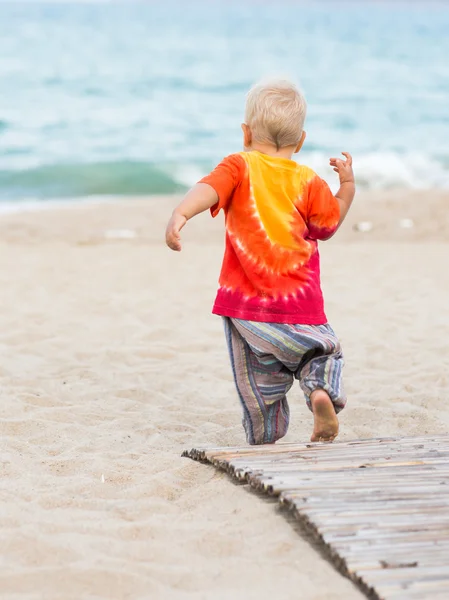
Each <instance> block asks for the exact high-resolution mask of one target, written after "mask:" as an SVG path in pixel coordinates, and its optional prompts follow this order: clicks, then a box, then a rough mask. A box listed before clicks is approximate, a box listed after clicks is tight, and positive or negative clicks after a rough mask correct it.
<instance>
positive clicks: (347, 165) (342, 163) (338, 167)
mask: <svg viewBox="0 0 449 600" xmlns="http://www.w3.org/2000/svg"><path fill="white" fill-rule="evenodd" d="M342 154H343V156H346V160H342V159H341V158H331V159H330V161H329V162H330V166H331V167H333V168H334V171H335V172H336V173H338V175H339V177H340V184H342V183H354V172H353V170H352V156H351V155H350V154H349V152H342Z"/></svg>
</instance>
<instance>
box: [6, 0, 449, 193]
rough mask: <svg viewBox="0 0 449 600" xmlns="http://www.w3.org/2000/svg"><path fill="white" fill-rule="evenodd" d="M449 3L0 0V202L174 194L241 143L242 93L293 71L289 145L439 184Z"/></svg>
mask: <svg viewBox="0 0 449 600" xmlns="http://www.w3.org/2000/svg"><path fill="white" fill-rule="evenodd" d="M448 31H449V3H447V2H440V3H434V2H426V1H423V2H418V1H415V2H379V1H377V2H374V1H372V2H370V1H359V2H331V1H329V2H298V1H297V2H295V1H288V0H276V1H275V2H274V1H273V2H268V1H263V0H258V1H257V0H239V1H234V0H203V1H201V0H192V1H188V0H178V1H175V0H166V1H161V2H156V1H147V2H129V1H122V2H101V3H100V2H96V3H95V2H92V3H89V2H59V3H58V2H52V3H42V2H20V1H17V0H16V1H14V2H0V202H17V201H19V200H22V201H23V200H24V199H30V198H38V199H49V198H64V197H71V198H73V197H83V196H92V195H132V194H160V193H173V192H179V191H181V190H183V189H185V187H186V186H188V185H190V184H192V183H194V182H195V181H196V180H197V179H198V178H199V177H201V176H202V175H203V174H205V173H206V172H207V171H208V170H209V169H211V168H212V167H213V166H214V164H215V163H216V162H217V161H219V160H221V158H222V157H224V156H225V155H227V154H229V153H232V152H236V151H239V150H240V149H241V144H242V139H241V137H242V136H241V131H240V124H241V122H242V121H243V108H244V101H245V93H246V91H247V90H248V88H249V86H250V85H251V84H252V83H253V82H255V81H257V80H258V79H260V78H264V77H272V76H273V77H289V78H293V79H294V80H296V81H298V82H299V83H300V85H301V87H302V89H303V90H304V93H305V95H306V98H307V101H308V106H309V108H308V116H307V122H306V130H307V140H306V144H305V146H304V150H303V151H302V152H301V154H300V155H299V156H298V157H297V160H298V161H300V162H302V163H306V164H309V165H310V166H312V167H313V168H314V169H315V170H317V171H318V172H319V174H320V175H322V176H323V177H324V178H326V179H327V180H328V181H329V182H331V183H332V185H334V186H335V181H336V179H335V174H334V173H333V172H332V170H331V169H330V167H329V166H328V160H329V157H331V156H337V155H338V154H339V153H340V152H341V151H349V152H351V153H352V154H353V156H354V165H355V170H356V174H357V179H358V183H359V186H362V187H363V186H365V187H367V188H380V189H385V188H391V187H403V188H422V189H424V188H447V187H449V35H448Z"/></svg>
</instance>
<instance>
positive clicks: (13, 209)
mask: <svg viewBox="0 0 449 600" xmlns="http://www.w3.org/2000/svg"><path fill="white" fill-rule="evenodd" d="M181 197H182V196H180V195H164V196H160V195H155V196H133V197H122V196H113V197H111V196H108V197H103V196H95V197H87V198H79V199H68V200H55V201H53V200H48V201H42V202H39V203H38V204H35V203H34V202H33V203H30V202H27V203H26V204H21V205H20V206H14V203H9V204H8V205H7V206H8V210H6V211H5V210H3V211H2V205H1V203H0V234H1V235H2V238H3V239H6V240H8V239H10V235H9V231H10V228H11V227H12V228H13V230H14V239H17V236H18V234H19V233H20V231H21V230H23V229H24V228H25V229H26V228H27V227H28V228H32V229H34V230H36V231H35V233H37V232H39V231H42V232H44V231H46V232H47V233H48V234H51V233H53V236H56V237H58V238H59V239H60V240H61V241H63V240H64V235H61V232H59V233H58V231H57V230H58V225H57V223H58V221H59V220H60V219H61V218H62V219H64V217H63V215H66V214H67V213H69V214H71V216H72V217H73V221H72V222H71V223H70V226H68V223H66V222H65V221H64V227H63V231H64V232H65V233H66V235H67V236H68V238H67V240H69V239H71V240H72V241H73V240H74V239H75V238H78V239H79V241H80V243H82V242H83V240H84V242H86V243H89V240H90V241H91V242H92V243H94V242H97V243H99V241H100V240H101V239H102V238H105V233H106V232H108V231H109V232H112V234H110V237H109V238H108V237H107V235H106V239H108V240H109V241H112V240H113V239H114V235H113V234H114V232H115V233H116V234H117V237H116V238H115V239H117V241H118V240H120V239H123V240H128V241H132V240H134V241H135V242H139V241H140V242H142V243H145V242H147V241H153V242H154V241H155V240H156V239H161V236H162V237H163V234H164V230H165V225H166V221H167V220H168V218H169V216H170V214H171V211H172V210H173V208H174V207H175V206H176V204H177V202H179V200H180V198H181ZM18 204H20V203H18ZM103 207H104V208H106V207H107V208H108V210H104V211H102V208H103ZM448 208H449V191H445V190H428V191H417V190H413V191H412V190H390V191H375V190H370V191H364V190H362V191H357V193H356V197H355V200H354V204H353V206H352V207H351V210H350V211H349V214H348V216H347V218H346V220H345V222H344V223H343V225H342V227H341V228H340V230H339V231H338V232H337V234H336V235H335V237H334V238H333V239H332V240H331V241H330V242H327V243H331V244H335V243H338V242H358V241H360V242H361V241H363V242H365V241H387V240H388V241H398V242H408V241H415V242H417V241H420V242H424V241H446V240H449V220H448V219H447V211H448ZM83 217H84V218H85V219H86V221H84V222H82V219H83ZM222 219H223V217H222V216H220V217H219V218H217V219H211V218H209V216H208V214H202V215H199V216H198V217H196V218H195V219H193V220H192V221H191V222H190V223H189V225H188V227H186V229H185V232H184V233H185V237H186V240H189V241H191V242H192V243H194V242H195V240H198V241H201V242H204V241H207V242H213V241H217V242H221V241H222V235H221V234H222V233H223V223H222ZM151 221H154V223H151ZM143 222H144V223H145V225H144V224H143ZM149 223H151V224H152V226H151V227H148V224H149ZM77 224H78V225H77ZM156 225H157V227H156ZM80 229H81V230H82V232H81V231H80ZM120 230H126V233H124V234H123V235H124V237H123V238H120V236H119V231H120ZM157 233H159V234H160V235H159V236H157ZM23 235H24V236H25V237H26V235H27V234H26V231H23ZM127 235H128V237H127ZM320 246H322V244H321V245H320Z"/></svg>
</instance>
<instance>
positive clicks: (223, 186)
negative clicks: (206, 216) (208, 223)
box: [198, 154, 246, 217]
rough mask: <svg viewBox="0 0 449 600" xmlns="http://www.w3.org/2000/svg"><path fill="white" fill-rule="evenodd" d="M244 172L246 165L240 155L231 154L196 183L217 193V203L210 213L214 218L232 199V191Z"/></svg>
mask: <svg viewBox="0 0 449 600" xmlns="http://www.w3.org/2000/svg"><path fill="white" fill-rule="evenodd" d="M245 172H246V163H245V161H244V159H243V158H242V156H240V154H231V155H230V156H228V157H226V158H225V159H223V160H222V161H221V163H220V164H219V165H217V166H216V167H215V169H214V170H213V171H212V173H210V174H209V175H206V177H203V179H201V180H200V181H199V182H198V183H207V184H208V185H210V186H211V187H213V188H214V190H215V191H216V192H217V196H218V202H217V203H216V204H214V206H212V207H211V209H210V212H211V215H212V216H213V217H216V216H217V215H218V213H219V212H220V210H221V209H226V208H227V207H228V205H229V203H230V201H231V199H232V196H233V194H234V190H235V189H236V188H237V186H238V185H239V184H240V183H241V181H242V179H243V177H244V175H245Z"/></svg>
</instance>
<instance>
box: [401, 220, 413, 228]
mask: <svg viewBox="0 0 449 600" xmlns="http://www.w3.org/2000/svg"><path fill="white" fill-rule="evenodd" d="M414 226H415V223H414V221H413V220H412V219H401V220H400V221H399V227H400V228H401V229H412V228H413V227H414Z"/></svg>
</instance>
